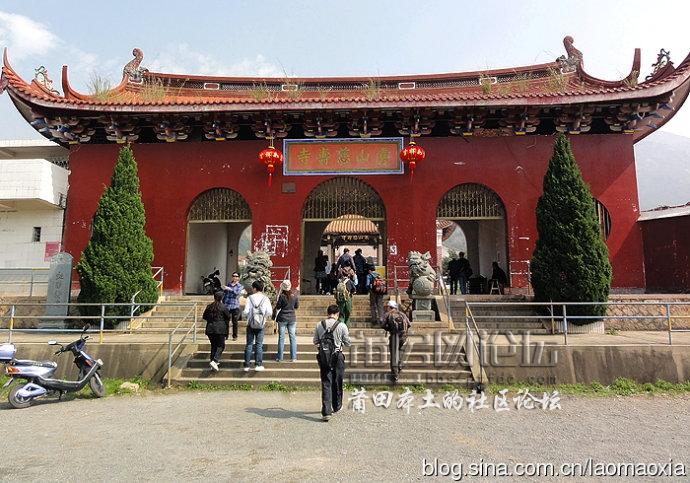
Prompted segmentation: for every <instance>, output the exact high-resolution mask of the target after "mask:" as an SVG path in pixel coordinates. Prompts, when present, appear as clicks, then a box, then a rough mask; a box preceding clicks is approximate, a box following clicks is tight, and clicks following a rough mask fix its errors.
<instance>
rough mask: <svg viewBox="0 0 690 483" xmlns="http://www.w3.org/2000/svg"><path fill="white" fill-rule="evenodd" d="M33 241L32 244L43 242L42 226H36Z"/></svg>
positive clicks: (32, 236)
mask: <svg viewBox="0 0 690 483" xmlns="http://www.w3.org/2000/svg"><path fill="white" fill-rule="evenodd" d="M31 241H32V242H40V241H41V227H40V226H34V232H33V234H32V235H31Z"/></svg>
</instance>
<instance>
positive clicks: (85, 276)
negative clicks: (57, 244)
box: [77, 146, 158, 326]
mask: <svg viewBox="0 0 690 483" xmlns="http://www.w3.org/2000/svg"><path fill="white" fill-rule="evenodd" d="M145 221H146V216H145V214H144V204H143V203H142V201H141V193H140V192H139V177H138V175H137V165H136V161H135V160H134V154H133V153H132V149H131V148H130V147H129V146H125V147H123V148H122V149H121V150H120V153H119V155H118V158H117V162H116V163H115V168H114V170H113V176H112V178H111V181H110V186H108V187H106V189H105V191H104V192H103V195H102V196H101V199H100V201H99V202H98V208H97V209H96V214H95V215H94V218H93V226H92V233H91V239H90V240H89V243H88V245H87V246H86V248H85V249H84V252H83V253H82V255H81V259H80V261H79V263H78V264H77V272H78V273H79V283H80V285H81V291H80V293H79V297H78V301H79V302H83V303H123V302H124V303H129V302H130V301H131V298H132V296H133V295H134V294H135V293H136V292H138V291H140V293H139V294H138V295H137V297H136V302H137V303H141V304H146V303H155V302H156V300H157V298H158V293H157V290H156V282H155V280H153V277H152V275H151V262H152V261H153V243H152V242H151V239H150V238H149V237H147V236H146V233H145V231H144V224H145ZM96 311H98V312H100V309H97V308H96V307H92V308H86V310H82V313H90V314H94V313H95V312H96ZM107 313H108V314H109V315H128V314H129V307H118V308H110V309H108V310H107ZM121 320H122V319H121ZM116 323H117V321H115V320H112V321H111V323H110V324H109V325H110V326H112V325H115V324H116Z"/></svg>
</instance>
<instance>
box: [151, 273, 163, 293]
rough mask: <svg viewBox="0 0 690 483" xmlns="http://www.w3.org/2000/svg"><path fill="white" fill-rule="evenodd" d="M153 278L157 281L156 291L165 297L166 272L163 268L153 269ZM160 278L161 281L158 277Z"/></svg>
mask: <svg viewBox="0 0 690 483" xmlns="http://www.w3.org/2000/svg"><path fill="white" fill-rule="evenodd" d="M151 276H152V277H153V279H154V280H155V281H156V289H157V290H158V293H159V295H163V281H164V277H165V270H164V269H163V267H151ZM158 276H160V280H159V279H157V278H156V277H158Z"/></svg>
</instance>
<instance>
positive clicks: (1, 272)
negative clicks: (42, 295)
mask: <svg viewBox="0 0 690 483" xmlns="http://www.w3.org/2000/svg"><path fill="white" fill-rule="evenodd" d="M26 272H29V280H26V279H20V280H5V277H6V275H5V274H7V273H9V274H10V276H11V275H12V274H17V275H26ZM49 272H50V269H49V268H44V267H24V268H0V285H13V286H17V285H28V286H29V295H28V296H29V297H33V295H34V286H35V285H48V279H47V275H48V273H49ZM37 274H41V275H46V278H45V280H36V275H37Z"/></svg>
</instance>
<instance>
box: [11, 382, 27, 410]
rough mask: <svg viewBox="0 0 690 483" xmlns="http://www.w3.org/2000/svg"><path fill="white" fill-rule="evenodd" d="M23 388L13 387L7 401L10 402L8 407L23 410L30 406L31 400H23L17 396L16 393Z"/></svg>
mask: <svg viewBox="0 0 690 483" xmlns="http://www.w3.org/2000/svg"><path fill="white" fill-rule="evenodd" d="M22 387H24V386H14V387H13V388H12V390H11V391H10V395H9V396H8V397H7V400H8V401H9V402H10V406H12V407H13V408H14V409H25V408H28V407H29V406H31V401H32V399H31V398H23V397H21V396H18V395H17V392H18V391H19V390H20V389H21V388H22Z"/></svg>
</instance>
